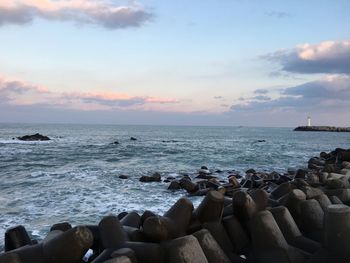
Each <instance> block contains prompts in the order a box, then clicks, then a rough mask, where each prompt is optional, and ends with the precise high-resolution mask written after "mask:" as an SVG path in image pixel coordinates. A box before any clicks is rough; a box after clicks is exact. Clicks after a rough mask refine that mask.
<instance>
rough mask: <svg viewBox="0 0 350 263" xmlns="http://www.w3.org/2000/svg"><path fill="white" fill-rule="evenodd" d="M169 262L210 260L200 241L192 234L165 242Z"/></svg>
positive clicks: (200, 262) (197, 262)
mask: <svg viewBox="0 0 350 263" xmlns="http://www.w3.org/2000/svg"><path fill="white" fill-rule="evenodd" d="M162 245H163V247H164V249H165V251H166V258H165V262H167V263H208V260H207V258H206V256H205V254H204V252H203V250H202V248H201V246H200V244H199V242H198V240H197V239H196V238H195V237H194V236H192V235H190V236H184V237H179V238H176V239H173V240H169V241H167V242H164V243H163V244H162Z"/></svg>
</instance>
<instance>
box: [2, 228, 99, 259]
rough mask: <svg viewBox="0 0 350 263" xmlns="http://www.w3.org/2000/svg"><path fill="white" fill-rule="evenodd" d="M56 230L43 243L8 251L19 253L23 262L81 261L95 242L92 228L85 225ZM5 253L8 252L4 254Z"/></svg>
mask: <svg viewBox="0 0 350 263" xmlns="http://www.w3.org/2000/svg"><path fill="white" fill-rule="evenodd" d="M55 231H57V232H55V233H54V234H51V236H50V237H49V238H47V239H46V240H44V241H43V242H42V243H39V244H37V245H32V246H24V247H21V248H18V249H15V250H12V251H10V252H8V253H9V254H12V253H14V254H17V255H18V258H19V259H20V262H21V263H33V262H35V263H62V262H65V263H76V262H80V260H81V259H82V258H83V256H84V255H85V253H86V252H87V250H88V249H89V248H90V247H91V245H92V242H93V237H92V233H91V232H90V230H89V229H87V228H85V227H74V228H72V229H70V230H68V231H66V232H61V231H60V230H55ZM4 255H6V254H3V255H2V256H4ZM16 260H17V259H16ZM14 262H16V261H14Z"/></svg>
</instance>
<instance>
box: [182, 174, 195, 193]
mask: <svg viewBox="0 0 350 263" xmlns="http://www.w3.org/2000/svg"><path fill="white" fill-rule="evenodd" d="M180 185H181V187H182V188H183V189H185V190H186V191H187V192H188V193H193V192H195V191H197V190H198V185H197V184H195V183H193V182H191V180H189V179H188V178H187V177H183V178H182V179H181V180H180Z"/></svg>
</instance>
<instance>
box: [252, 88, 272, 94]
mask: <svg viewBox="0 0 350 263" xmlns="http://www.w3.org/2000/svg"><path fill="white" fill-rule="evenodd" d="M268 92H269V91H268V90H267V89H256V90H254V94H267V93H268Z"/></svg>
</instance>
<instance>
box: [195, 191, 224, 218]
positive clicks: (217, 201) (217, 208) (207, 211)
mask: <svg viewBox="0 0 350 263" xmlns="http://www.w3.org/2000/svg"><path fill="white" fill-rule="evenodd" d="M223 209H224V195H223V194H222V193H220V192H218V191H210V192H208V193H207V194H206V196H205V197H204V199H203V200H202V202H201V203H200V204H199V205H198V207H197V208H196V210H195V211H194V213H193V214H194V216H195V218H197V219H198V220H199V221H200V222H201V223H205V222H218V221H220V220H221V218H222V213H223Z"/></svg>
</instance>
